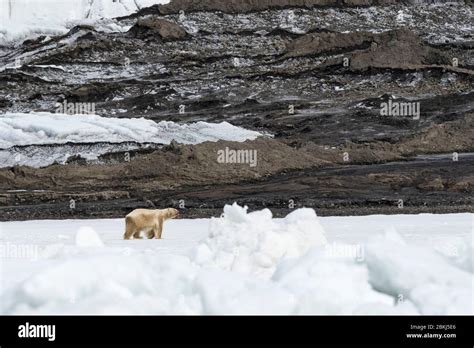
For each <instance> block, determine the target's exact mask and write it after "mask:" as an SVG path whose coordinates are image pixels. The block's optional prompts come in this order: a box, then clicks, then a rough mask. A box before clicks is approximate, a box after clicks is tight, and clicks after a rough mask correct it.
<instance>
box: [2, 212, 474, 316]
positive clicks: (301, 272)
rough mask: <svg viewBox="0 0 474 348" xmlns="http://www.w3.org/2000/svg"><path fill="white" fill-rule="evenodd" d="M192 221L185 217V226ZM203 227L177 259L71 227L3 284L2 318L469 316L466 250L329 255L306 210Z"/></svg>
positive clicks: (242, 216)
mask: <svg viewBox="0 0 474 348" xmlns="http://www.w3.org/2000/svg"><path fill="white" fill-rule="evenodd" d="M178 221H180V222H181V221H182V220H178ZM173 222H174V221H173ZM203 222H204V220H190V222H189V223H190V226H191V227H190V228H191V229H193V228H198V226H199V225H200V224H202V223H203ZM71 223H72V222H69V224H71ZM88 223H90V222H88ZM23 224H26V225H24V228H28V227H27V226H29V224H28V223H23ZM68 226H69V225H68ZM208 226H209V230H208V233H207V235H206V236H205V237H204V238H203V239H202V240H201V241H200V242H198V244H197V245H194V246H191V249H186V251H183V252H181V253H180V252H177V250H176V249H174V248H170V249H166V248H164V247H162V246H161V245H163V244H161V243H160V241H156V240H154V241H143V240H136V241H133V240H132V241H127V242H125V241H122V240H120V239H119V237H117V239H116V240H115V241H113V242H110V241H109V242H108V243H103V242H102V240H101V239H100V236H99V235H100V233H96V232H94V230H93V229H91V228H89V227H85V228H80V229H78V230H77V231H76V235H75V238H74V240H75V242H74V243H73V244H71V245H64V244H63V243H54V244H51V245H48V246H47V247H46V248H43V249H42V250H41V251H40V252H39V258H38V260H37V261H35V262H37V264H36V265H37V266H38V271H35V272H29V273H28V272H26V273H24V275H23V278H22V279H21V280H18V281H15V282H4V283H3V285H2V286H3V287H7V286H8V288H1V289H0V291H1V293H0V295H1V298H2V301H1V303H0V310H1V312H2V313H7V314H13V313H14V314H18V313H29V314H63V313H66V314H74V313H82V314H85V313H87V314H125V313H130V314H309V313H310V314H354V313H355V314H369V313H370V314H453V313H456V314H460V313H470V314H472V284H473V283H472V282H473V274H472V272H468V271H466V270H463V269H462V265H463V263H462V262H459V261H461V260H464V259H465V256H466V255H465V254H464V253H465V252H469V250H471V251H470V252H472V249H469V248H465V249H463V250H464V253H463V254H462V255H461V254H460V255H459V258H460V259H459V260H458V259H456V260H454V259H452V260H450V259H448V258H447V257H446V256H445V255H443V254H441V253H438V252H436V251H434V249H430V248H427V247H419V246H413V245H410V244H408V243H407V242H406V241H404V240H403V238H402V237H401V236H399V235H398V234H397V233H395V232H389V233H387V234H386V235H381V236H378V237H377V238H374V239H372V240H371V241H369V243H368V244H366V245H364V247H363V248H364V254H363V255H364V257H354V255H352V254H350V253H343V252H341V254H339V255H338V254H337V253H336V252H335V251H334V250H330V249H329V248H330V247H331V245H330V244H329V243H326V236H325V234H326V233H325V231H324V229H323V228H322V226H321V224H320V223H319V219H318V218H317V216H316V214H315V213H314V211H313V210H311V209H299V210H296V211H294V212H293V213H291V214H289V215H288V216H287V217H286V218H284V219H273V218H272V216H271V213H270V212H269V211H268V210H262V211H259V212H254V213H247V211H246V209H245V208H243V207H240V206H238V205H236V204H234V205H232V206H226V207H225V208H224V214H223V216H222V217H221V218H217V219H212V220H211V221H209V222H208ZM165 228H166V227H165ZM0 232H1V225H0ZM99 232H100V231H99ZM111 232H112V233H114V234H115V232H117V235H121V233H120V232H121V231H120V232H119V231H111ZM32 233H34V231H32V232H28V233H27V234H30V235H31V234H32ZM175 233H178V231H175ZM27 234H24V233H23V234H22V235H24V237H23V238H25V236H26V235H27ZM185 234H186V233H184V234H183V235H185ZM9 235H11V234H8V235H7V234H1V233H0V236H2V237H5V236H9ZM3 239H4V238H3ZM187 239H189V236H188V237H187ZM466 242H469V243H470V240H469V241H467V240H466ZM141 246H144V247H143V249H140V248H142V247H141ZM347 246H348V247H350V245H347ZM338 250H341V251H343V250H345V249H344V248H341V249H338ZM15 261H17V260H15ZM15 267H18V265H15ZM28 267H31V265H30V266H28ZM5 269H7V267H4V268H3V270H2V272H5ZM16 269H18V268H16ZM18 273H22V272H18ZM10 279H11V278H10Z"/></svg>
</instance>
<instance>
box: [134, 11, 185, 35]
mask: <svg viewBox="0 0 474 348" xmlns="http://www.w3.org/2000/svg"><path fill="white" fill-rule="evenodd" d="M129 33H130V34H131V35H132V36H133V37H136V38H147V37H150V36H153V37H156V36H158V37H160V38H161V39H163V40H181V39H184V38H186V35H187V33H186V31H185V30H184V29H183V28H182V27H180V26H179V25H178V24H176V23H173V22H170V21H167V20H165V19H162V18H158V17H155V16H146V17H143V18H139V19H138V20H137V23H136V24H135V25H134V26H133V27H132V28H131V29H130V30H129Z"/></svg>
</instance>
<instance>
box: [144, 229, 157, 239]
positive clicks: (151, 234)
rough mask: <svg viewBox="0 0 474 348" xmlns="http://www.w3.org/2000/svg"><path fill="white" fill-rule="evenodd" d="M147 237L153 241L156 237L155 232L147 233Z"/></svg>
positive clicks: (152, 230) (149, 231)
mask: <svg viewBox="0 0 474 348" xmlns="http://www.w3.org/2000/svg"><path fill="white" fill-rule="evenodd" d="M146 237H147V238H148V239H153V238H154V237H155V230H154V229H151V230H148V231H146Z"/></svg>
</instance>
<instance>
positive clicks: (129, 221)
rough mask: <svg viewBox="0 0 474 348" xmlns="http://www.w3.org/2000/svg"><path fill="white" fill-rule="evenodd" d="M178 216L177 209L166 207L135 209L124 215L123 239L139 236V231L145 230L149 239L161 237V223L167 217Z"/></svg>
mask: <svg viewBox="0 0 474 348" xmlns="http://www.w3.org/2000/svg"><path fill="white" fill-rule="evenodd" d="M177 216H179V211H178V210H177V209H174V208H168V209H135V210H134V211H132V212H131V213H130V214H128V215H127V216H126V217H125V234H124V235H123V238H124V239H130V238H132V236H133V237H134V238H141V237H140V232H141V231H145V233H146V236H147V237H148V238H149V239H152V238H153V237H155V238H156V239H161V233H162V232H163V224H164V222H165V221H166V220H168V219H174V218H175V217H177Z"/></svg>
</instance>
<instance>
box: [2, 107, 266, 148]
mask: <svg viewBox="0 0 474 348" xmlns="http://www.w3.org/2000/svg"><path fill="white" fill-rule="evenodd" d="M260 135H261V134H260V133H258V132H255V131H251V130H246V129H243V128H239V127H236V126H233V125H231V124H230V123H228V122H222V123H207V122H196V123H190V124H183V125H180V124H177V123H175V122H170V121H161V122H159V123H156V122H153V121H151V120H147V119H144V118H139V119H127V118H114V117H101V116H97V115H86V114H84V115H82V114H81V115H66V114H52V113H46V112H38V113H31V114H24V113H6V114H3V115H0V148H9V147H12V146H15V145H38V144H65V143H68V142H71V143H95V142H102V141H108V142H110V143H120V142H127V141H135V142H138V143H157V144H169V143H170V142H171V141H172V140H175V141H177V142H179V143H182V144H199V143H202V142H205V141H218V140H228V141H245V140H247V139H250V140H253V139H255V138H257V137H258V136H260Z"/></svg>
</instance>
